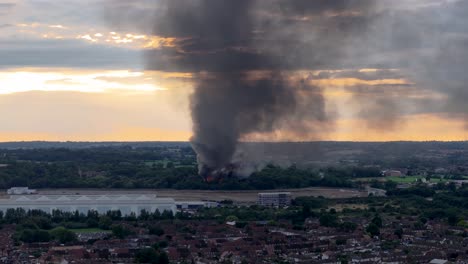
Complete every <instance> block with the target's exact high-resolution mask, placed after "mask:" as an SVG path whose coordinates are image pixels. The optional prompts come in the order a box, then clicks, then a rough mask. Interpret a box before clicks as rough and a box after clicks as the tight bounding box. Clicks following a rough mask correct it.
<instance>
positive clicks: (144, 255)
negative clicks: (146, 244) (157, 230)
mask: <svg viewBox="0 0 468 264" xmlns="http://www.w3.org/2000/svg"><path fill="white" fill-rule="evenodd" d="M135 262H136V263H152V264H153V263H154V264H159V254H158V252H157V251H156V250H155V249H154V248H144V249H140V250H139V251H138V252H137V253H136V255H135Z"/></svg>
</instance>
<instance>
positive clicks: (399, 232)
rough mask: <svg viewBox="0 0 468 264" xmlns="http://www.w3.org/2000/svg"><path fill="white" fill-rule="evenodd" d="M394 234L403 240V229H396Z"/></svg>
mask: <svg viewBox="0 0 468 264" xmlns="http://www.w3.org/2000/svg"><path fill="white" fill-rule="evenodd" d="M394 234H395V235H396V236H397V237H398V238H399V239H401V238H402V237H403V228H401V227H399V228H397V229H395V232H394Z"/></svg>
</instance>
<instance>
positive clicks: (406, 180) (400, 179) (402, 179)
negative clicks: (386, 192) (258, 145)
mask: <svg viewBox="0 0 468 264" xmlns="http://www.w3.org/2000/svg"><path fill="white" fill-rule="evenodd" d="M422 178H424V176H404V177H398V176H393V177H385V179H387V180H388V181H393V182H396V183H414V182H417V181H418V180H419V179H422ZM431 182H433V183H438V182H447V180H446V179H438V178H431Z"/></svg>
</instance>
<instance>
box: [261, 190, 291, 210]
mask: <svg viewBox="0 0 468 264" xmlns="http://www.w3.org/2000/svg"><path fill="white" fill-rule="evenodd" d="M257 204H258V205H262V206H279V207H282V206H288V205H291V193H290V192H271V193H259V194H258V200H257Z"/></svg>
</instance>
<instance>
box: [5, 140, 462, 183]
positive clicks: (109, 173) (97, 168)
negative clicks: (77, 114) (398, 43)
mask: <svg viewBox="0 0 468 264" xmlns="http://www.w3.org/2000/svg"><path fill="white" fill-rule="evenodd" d="M2 144H3V145H2ZM2 144H0V188H9V187H12V186H29V187H31V188H175V189H223V190H233V189H236V190H252V189H275V188H302V187H310V186H327V187H355V186H356V183H355V182H353V181H352V180H353V179H355V178H370V177H380V176H381V175H380V170H382V169H386V168H407V169H408V171H415V172H418V171H420V170H422V171H424V170H431V169H435V168H439V167H447V168H456V169H457V170H458V173H459V174H460V175H461V174H464V173H465V172H466V173H467V174H468V170H466V166H467V165H466V164H468V143H466V142H450V143H443V142H425V143H422V142H391V143H353V142H309V143H245V147H246V148H247V149H248V148H257V147H258V144H262V148H263V147H265V148H264V150H265V153H267V154H268V155H269V153H274V154H275V153H276V154H275V155H276V156H275V155H272V156H269V158H271V157H279V159H278V160H284V158H285V157H286V158H289V159H290V161H291V162H290V164H297V165H293V166H291V167H289V168H284V167H278V166H274V165H269V166H267V167H265V168H264V169H263V170H262V171H259V172H256V173H254V174H253V175H252V176H251V177H249V178H246V179H238V178H235V177H231V178H225V179H222V180H221V181H219V182H215V183H206V182H204V181H203V179H202V178H201V177H199V176H198V174H197V164H196V154H195V153H194V151H193V149H192V148H191V146H190V145H189V144H188V143H187V142H169V143H157V142H137V143H119V142H114V143H112V142H110V143H109V142H105V143H94V142H90V143H85V142H79V143H60V142H24V143H21V142H19V143H2ZM8 144H10V145H8ZM15 144H16V145H15ZM35 144H37V145H35ZM100 144H103V145H100ZM113 144H114V145H113ZM7 146H8V148H2V147H7ZM20 146H22V147H20ZM39 146H48V148H46V147H44V148H42V147H39ZM65 146H67V147H65ZM72 146H75V147H72ZM78 146H80V147H78ZM14 147H17V148H14ZM293 150H294V151H293ZM281 151H284V152H285V153H288V152H290V153H292V154H291V155H289V154H286V155H280V154H278V153H280V152H281ZM309 154H310V155H309ZM273 160H274V159H273ZM295 160H299V161H300V162H297V163H295V162H294V161H295ZM317 164H319V165H317Z"/></svg>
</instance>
